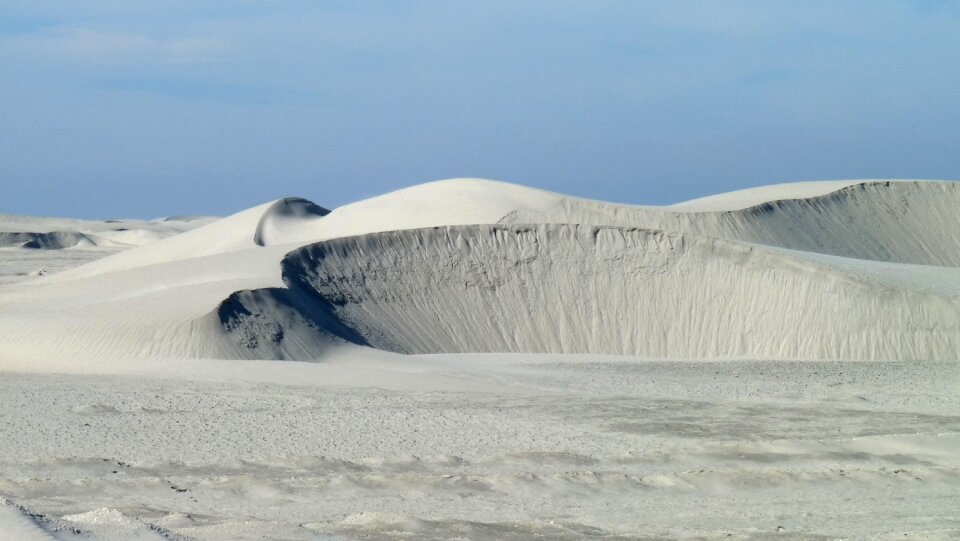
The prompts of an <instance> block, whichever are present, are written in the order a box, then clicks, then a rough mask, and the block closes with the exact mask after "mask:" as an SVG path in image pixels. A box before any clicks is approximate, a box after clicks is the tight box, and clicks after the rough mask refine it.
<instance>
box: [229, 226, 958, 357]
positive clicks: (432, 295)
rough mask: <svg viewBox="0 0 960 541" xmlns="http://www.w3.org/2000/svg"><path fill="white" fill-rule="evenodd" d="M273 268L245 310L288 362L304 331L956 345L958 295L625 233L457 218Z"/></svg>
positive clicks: (847, 346) (476, 348)
mask: <svg viewBox="0 0 960 541" xmlns="http://www.w3.org/2000/svg"><path fill="white" fill-rule="evenodd" d="M283 279H284V282H285V283H286V284H287V286H288V287H289V288H290V289H291V290H292V291H295V292H297V293H296V294H291V295H279V296H278V295H277V294H275V293H270V295H273V300H272V302H273V303H274V304H273V305H271V306H261V305H256V306H254V307H253V310H251V311H252V312H255V311H256V310H258V309H259V310H261V311H260V312H259V316H257V317H259V318H261V319H262V320H270V321H273V322H282V323H280V327H279V331H280V334H281V338H280V339H279V340H276V341H275V346H273V347H274V348H275V349H274V350H273V352H274V353H275V354H277V355H279V356H280V357H282V358H298V357H299V356H298V355H297V354H295V353H293V352H294V351H295V350H302V348H300V347H297V346H285V345H284V344H283V342H284V340H285V339H284V338H283V336H285V335H286V334H291V333H292V334H293V335H295V336H297V337H298V338H296V339H295V341H296V342H297V343H302V342H304V341H305V339H304V338H303V337H304V336H311V333H313V334H314V335H320V334H322V335H324V336H326V337H328V339H329V337H330V336H333V337H336V338H339V339H342V340H346V341H349V342H353V343H365V344H369V345H370V346H373V347H375V348H379V349H385V350H390V351H396V352H402V353H453V352H529V353H546V352H552V353H602V354H623V355H640V356H652V357H675V358H676V357H678V358H705V357H706V358H709V357H753V358H777V359H917V360H920V359H957V358H958V354H957V352H958V351H960V304H958V301H957V299H956V298H955V297H951V296H946V295H937V294H932V293H929V292H924V291H917V290H914V289H910V288H895V287H889V286H884V287H878V286H877V284H876V283H873V282H871V281H870V280H868V279H866V278H863V277H859V276H857V275H855V274H851V273H848V272H841V271H839V270H837V269H835V268H831V267H829V266H825V265H819V264H815V263H813V262H811V261H809V260H805V259H799V258H794V257H791V256H790V255H789V253H780V252H774V251H768V250H766V249H763V248H761V247H753V246H748V245H743V244H739V243H733V242H729V241H723V240H719V239H709V238H702V237H684V236H681V235H677V234H671V233H664V232H660V231H649V230H642V229H635V228H619V227H601V226H579V225H561V224H548V225H537V226H532V225H486V226H455V227H439V228H428V229H418V230H407V231H394V232H387V233H379V234H372V235H364V236H359V237H350V238H343V239H335V240H330V241H325V242H321V243H316V244H313V245H310V246H306V247H304V248H301V249H298V250H295V251H293V252H291V253H289V254H288V255H287V257H286V258H285V259H284V261H283ZM253 294H254V295H264V294H266V293H262V292H261V293H253ZM308 305H309V306H311V307H312V308H310V309H309V310H312V315H311V314H308V313H306V311H307V310H308V309H307V308H305V307H306V306H308ZM278 307H282V309H281V308H278ZM275 312H279V313H284V314H288V313H295V314H297V316H296V317H290V316H289V315H283V316H282V317H276V316H274V315H273V314H274V313H275ZM221 320H223V319H222V318H221ZM225 328H226V329H227V331H228V332H236V330H235V329H231V328H229V325H225ZM277 330H278V329H272V331H271V332H272V334H271V336H275V337H276V336H277V332H276V331H277ZM258 348H259V346H258V347H257V348H255V349H258Z"/></svg>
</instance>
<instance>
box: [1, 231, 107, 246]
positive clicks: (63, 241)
mask: <svg viewBox="0 0 960 541" xmlns="http://www.w3.org/2000/svg"><path fill="white" fill-rule="evenodd" d="M96 244H97V243H96V242H95V240H94V239H93V238H91V237H89V236H87V235H85V234H83V233H79V232H76V231H50V232H46V233H28V232H12V233H11V232H3V233H0V246H15V247H19V248H30V249H35V250H62V249H64V248H75V247H80V246H96Z"/></svg>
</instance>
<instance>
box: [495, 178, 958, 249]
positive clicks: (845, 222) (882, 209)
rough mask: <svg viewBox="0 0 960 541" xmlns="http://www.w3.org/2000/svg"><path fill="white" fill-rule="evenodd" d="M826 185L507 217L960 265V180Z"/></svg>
mask: <svg viewBox="0 0 960 541" xmlns="http://www.w3.org/2000/svg"><path fill="white" fill-rule="evenodd" d="M812 184H818V183H812ZM822 184H823V185H825V186H826V187H828V188H834V187H838V189H836V190H833V191H829V192H828V193H825V194H821V195H816V196H812V197H804V198H796V199H792V198H789V195H787V194H788V193H789V192H786V191H784V192H785V193H784V194H783V195H787V197H788V198H786V199H775V200H769V201H766V202H762V203H757V204H754V205H752V206H748V207H746V208H742V209H735V210H722V211H705V210H700V209H702V208H722V207H723V205H711V204H707V203H700V204H694V202H692V203H691V204H690V205H689V206H690V210H682V211H676V210H673V209H674V208H681V209H682V208H684V206H685V205H676V206H675V207H665V208H655V207H631V206H625V205H616V204H611V203H603V202H599V201H589V200H584V199H573V198H565V199H563V200H562V201H560V202H559V203H558V204H556V205H555V206H553V207H551V208H550V209H548V210H546V211H543V212H529V211H524V210H521V211H517V212H514V213H511V214H509V215H507V216H506V217H504V219H503V220H501V221H502V222H504V223H545V222H554V223H587V224H603V225H621V226H632V227H645V228H650V229H660V230H665V231H675V232H679V233H688V234H694V235H703V236H709V237H718V238H724V239H731V240H740V241H745V242H751V243H757V244H764V245H768V246H779V247H783V248H789V249H792V250H803V251H809V252H816V253H823V254H829V255H837V256H843V257H852V258H857V259H869V260H875V261H889V262H895V263H914V264H918V265H938V266H953V267H957V266H960V183H956V182H922V181H921V182H906V181H905V182H896V181H880V182H860V183H853V184H851V185H847V186H844V185H839V186H838V184H837V183H834V182H825V183H822ZM814 187H815V186H814ZM802 191H810V187H809V186H808V185H805V186H804V190H801V192H802ZM721 201H722V200H721Z"/></svg>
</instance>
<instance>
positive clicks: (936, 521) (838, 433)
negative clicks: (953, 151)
mask: <svg viewBox="0 0 960 541" xmlns="http://www.w3.org/2000/svg"><path fill="white" fill-rule="evenodd" d="M254 363H255V364H258V365H260V366H256V367H244V370H243V371H242V372H239V373H232V371H231V370H230V369H229V368H226V367H225V366H222V365H221V366H211V367H207V369H202V372H201V376H200V377H199V378H190V379H191V380H190V381H187V380H184V379H179V378H177V377H176V375H175V372H176V370H178V369H179V368H177V367H171V370H172V372H173V373H171V374H170V375H168V376H165V377H163V378H160V377H158V376H157V375H156V374H154V375H150V376H136V375H125V376H56V375H28V374H5V375H4V376H3V378H2V379H0V456H2V457H3V459H2V461H0V494H3V495H4V496H5V497H6V498H8V500H10V501H11V502H15V504H16V505H18V506H20V507H10V506H11V505H12V504H8V514H9V509H17V510H19V511H18V512H19V513H21V516H25V515H23V513H36V514H38V515H40V516H34V517H32V518H31V519H30V520H31V521H33V523H35V524H39V525H40V527H43V528H45V529H46V530H47V531H59V532H61V533H62V532H63V531H67V530H69V529H70V528H76V529H78V530H79V531H83V532H91V533H93V534H95V535H97V536H100V537H98V538H101V539H130V538H132V537H131V536H132V533H133V532H140V533H142V534H143V535H146V533H149V532H156V533H157V535H158V536H159V535H162V536H166V537H156V538H158V539H159V538H166V539H171V538H172V539H180V538H181V537H178V536H183V537H182V538H185V539H216V540H227V539H261V538H267V539H318V538H319V539H329V538H333V539H339V538H344V539H352V538H363V539H414V538H416V539H455V538H469V539H529V538H549V539H579V538H585V537H589V538H599V539H635V538H640V539H645V538H649V539H657V538H663V537H673V538H691V539H692V538H696V539H701V538H706V539H714V538H717V539H719V538H734V539H770V538H778V539H811V538H823V539H835V538H848V539H849V538H857V539H862V538H867V537H874V538H879V539H894V538H896V539H903V538H908V539H945V538H950V537H952V536H956V535H958V534H960V519H958V517H957V514H956V509H957V508H958V506H960V493H958V491H957V488H956V487H957V486H958V485H960V458H958V456H960V455H958V454H957V453H956V449H957V448H958V445H960V413H958V412H960V398H958V395H957V393H956V392H955V391H956V389H957V386H958V384H960V365H957V364H955V363H921V364H917V363H873V362H867V363H845V362H840V363H836V362H834V363H788V362H657V361H643V360H617V359H610V358H576V359H569V358H565V357H563V356H546V357H536V358H533V359H527V358H524V357H522V356H518V357H513V358H507V357H502V356H501V357H498V358H489V356H488V357H486V358H457V357H451V358H444V357H441V358H436V357H408V358H406V360H396V361H395V362H393V361H391V362H386V361H385V360H383V359H381V360H377V361H364V360H362V359H351V360H349V361H342V362H341V361H334V362H330V363H324V364H319V365H316V364H302V363H290V364H288V365H287V367H286V369H285V370H282V371H280V373H274V375H273V379H274V382H273V383H258V382H257V381H255V379H256V378H255V375H256V371H257V369H264V370H267V369H268V368H267V367H265V366H262V363H259V362H254ZM180 368H183V367H180ZM254 368H255V369H254ZM184 369H186V368H184ZM215 373H219V374H220V376H219V377H217V378H213V374H215ZM351 377H354V378H356V380H358V381H357V382H356V383H355V384H349V383H347V380H348V379H349V378H351ZM284 379H286V380H289V381H282V380H284ZM361 379H362V381H361ZM365 382H368V383H369V385H367V384H365ZM469 388H474V389H477V390H476V391H469V390H465V389H469ZM21 508H22V509H21ZM2 520H3V519H2V516H0V521H2ZM0 524H4V523H3V522H0ZM58 528H59V530H58ZM261 536H265V537H261ZM65 538H67V539H70V537H65ZM78 538H79V537H78ZM142 538H143V539H149V538H151V537H146V536H145V537H142ZM84 539H86V537H84Z"/></svg>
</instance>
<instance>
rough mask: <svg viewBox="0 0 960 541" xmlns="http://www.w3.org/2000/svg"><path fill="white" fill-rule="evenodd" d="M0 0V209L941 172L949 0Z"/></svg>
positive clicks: (665, 192)
mask: <svg viewBox="0 0 960 541" xmlns="http://www.w3.org/2000/svg"><path fill="white" fill-rule="evenodd" d="M0 1H2V8H0V213H13V214H31V215H50V216H72V217H82V218H119V217H143V218H153V217H160V216H167V215H174V214H215V215H225V214H230V213H233V212H237V211H240V210H242V209H244V208H247V207H250V206H253V205H256V204H260V203H263V202H266V201H269V200H272V199H277V198H280V197H286V196H294V195H296V196H302V197H307V198H309V199H311V200H313V201H315V202H317V203H318V204H320V205H323V206H326V207H328V208H333V207H336V206H338V205H342V204H345V203H348V202H351V201H355V200H358V199H362V198H365V197H370V196H373V195H377V194H380V193H384V192H387V191H391V190H395V189H399V188H403V187H406V186H411V185H414V184H419V183H422V182H428V181H431V180H437V179H443V178H452V177H481V178H492V179H498V180H505V181H509V182H516V183H520V184H525V185H528V186H533V187H538V188H544V189H548V190H552V191H557V192H562V193H566V194H570V195H576V196H581V197H590V198H595V199H603V200H609V201H617V202H623V203H635V204H669V203H674V202H678V201H682V200H686V199H691V198H695V197H700V196H704V195H709V194H713V193H719V192H724V191H729V190H733V189H740V188H746V187H751V186H757V185H763V184H773V183H780V182H792V181H804V180H824V179H848V178H933V179H957V178H960V128H958V126H960V99H958V98H957V97H958V96H960V69H958V68H957V66H960V3H958V2H947V1H943V2H939V1H899V2H893V1H890V2H888V1H883V0H869V1H859V2H858V1H837V0H830V1H816V0H809V1H804V2H796V1H789V2H778V1H773V0H763V1H755V2H741V1H734V0H730V1H724V2H715V1H703V2H699V1H683V0H678V1H661V2H647V1H641V0H625V1H614V0H592V1H587V0H583V1H566V0H555V1H549V2H548V1H539V0H527V1H523V2H516V1H498V0H489V1H483V2H476V1H466V2H460V1H456V0H437V1H429V0H426V1H382V2H356V1H302V2H301V1H296V0H290V1H283V2H277V1H264V2H252V1H246V0H229V1H227V0H210V1H204V2H195V1H194V0H169V1H163V2H131V1H129V0H110V1H106V0H105V1H99V0H89V1H84V2H51V1H44V0H0Z"/></svg>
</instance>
